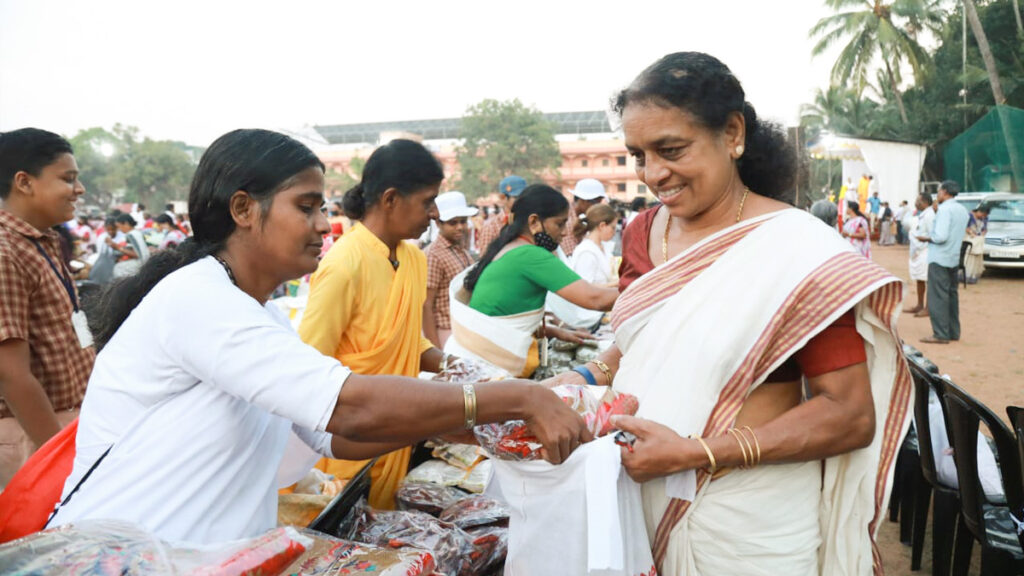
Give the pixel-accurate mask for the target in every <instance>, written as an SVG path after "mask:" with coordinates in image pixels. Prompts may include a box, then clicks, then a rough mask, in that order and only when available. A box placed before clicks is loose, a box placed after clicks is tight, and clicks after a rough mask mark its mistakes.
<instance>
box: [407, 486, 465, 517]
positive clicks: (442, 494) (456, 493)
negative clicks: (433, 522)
mask: <svg viewBox="0 0 1024 576" xmlns="http://www.w3.org/2000/svg"><path fill="white" fill-rule="evenodd" d="M468 497H469V494H466V493H465V492H463V491H462V490H459V489H458V488H455V487H453V486H442V485H440V484H431V483H429V482H409V481H404V482H402V486H401V487H399V488H398V492H397V493H396V494H395V503H396V504H397V505H398V509H399V510H419V511H420V512H426V513H427V514H430V515H431V516H437V515H438V514H440V513H441V511H442V510H444V509H446V508H449V507H450V506H452V505H453V504H455V503H456V502H458V501H460V500H463V499H465V498H468Z"/></svg>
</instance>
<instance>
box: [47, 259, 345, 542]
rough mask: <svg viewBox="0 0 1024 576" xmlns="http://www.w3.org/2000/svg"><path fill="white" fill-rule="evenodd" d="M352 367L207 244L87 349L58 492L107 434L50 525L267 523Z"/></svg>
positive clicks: (309, 458) (187, 534) (201, 536)
mask: <svg viewBox="0 0 1024 576" xmlns="http://www.w3.org/2000/svg"><path fill="white" fill-rule="evenodd" d="M350 373H351V372H350V371H349V370H348V369H347V368H345V367H344V366H342V365H341V363H340V362H338V361H337V360H335V359H334V358H330V357H328V356H324V355H322V354H320V353H319V352H317V351H316V350H315V349H314V348H312V347H310V346H307V345H305V344H303V343H302V341H301V340H300V339H299V337H298V335H297V334H296V333H295V331H294V330H292V328H291V326H290V324H289V321H288V319H287V318H286V317H285V316H284V315H283V314H282V313H281V312H279V311H278V310H277V308H276V306H274V305H273V304H269V303H268V304H267V305H261V304H260V303H259V302H257V301H256V300H255V299H253V298H252V297H250V296H249V295H247V294H246V293H244V292H242V291H241V290H239V289H238V288H237V287H236V286H235V285H234V284H233V283H232V282H231V281H230V279H229V278H228V275H227V273H226V272H225V270H224V268H223V267H222V266H221V265H220V264H219V263H218V262H217V261H216V260H215V259H214V258H213V257H206V258H204V259H202V260H200V261H198V262H195V263H193V264H190V265H188V266H185V267H184V268H181V269H180V270H177V271H175V272H173V273H172V274H170V275H169V276H167V277H166V278H164V279H163V280H162V281H160V283H159V284H157V285H156V287H154V288H153V290H152V291H151V292H150V293H149V294H148V295H147V296H146V297H145V298H144V299H143V300H142V302H141V303H140V304H139V305H138V306H137V307H136V308H135V310H133V311H132V313H131V315H130V316H129V317H128V319H127V320H125V322H124V324H122V325H121V328H120V329H119V330H118V331H117V333H116V334H114V336H113V338H111V340H110V341H109V342H108V343H107V345H106V346H105V347H104V348H103V350H102V351H101V352H100V354H99V355H98V356H97V358H96V366H95V369H94V370H93V374H92V378H90V380H89V388H88V391H87V393H86V395H85V401H84V402H83V404H82V412H81V416H80V419H79V423H78V436H77V438H76V451H77V453H76V455H75V463H74V468H73V470H72V472H71V475H70V476H69V477H68V479H67V482H66V483H65V485H64V494H63V495H62V496H61V499H62V500H63V499H64V498H65V497H66V496H67V494H68V493H69V492H70V491H71V490H72V489H73V488H74V487H75V486H76V485H77V484H78V482H79V480H81V478H82V477H83V476H84V475H85V473H86V472H87V471H88V470H89V469H90V468H91V467H92V465H93V463H95V462H96V461H97V459H99V458H100V456H101V455H102V454H103V453H104V451H105V450H107V448H108V447H110V446H113V447H112V448H111V450H110V452H109V453H108V454H107V456H106V457H105V458H104V459H103V460H102V461H101V462H100V463H99V465H98V466H96V468H95V469H94V470H93V471H92V474H91V475H90V476H89V477H88V478H87V479H86V480H85V482H84V483H83V484H82V486H81V488H80V489H79V490H78V492H77V493H75V495H74V496H73V497H72V499H71V501H70V502H69V503H68V504H67V505H66V506H64V507H62V508H61V509H60V510H59V512H58V513H57V516H56V518H55V519H54V522H53V523H52V525H54V526H56V525H61V524H66V523H69V522H75V521H77V520H82V519H101V518H103V519H114V520H125V521H129V522H134V523H136V524H139V525H141V526H142V527H143V528H145V529H146V530H148V531H150V532H152V533H154V534H155V535H156V536H157V537H159V538H163V539H165V540H169V541H182V542H189V543H199V544H205V543H213V542H222V541H227V540H235V539H238V538H247V537H252V536H256V535H258V534H260V533H262V532H264V531H266V530H268V529H270V528H273V527H274V526H276V524H277V489H278V488H280V487H283V486H287V485H289V484H291V483H293V482H295V481H297V480H298V479H300V478H301V477H302V475H304V474H305V473H306V472H308V471H309V470H310V468H311V467H312V465H313V463H314V462H315V461H316V459H317V457H318V456H317V454H320V455H327V456H330V455H331V450H330V440H331V436H330V434H328V433H326V432H325V431H324V430H325V429H326V426H327V423H328V421H329V420H330V417H331V414H332V413H333V411H334V407H335V404H336V402H337V399H338V394H339V393H340V391H341V387H342V384H343V383H344V382H345V380H346V378H348V376H349V374H350ZM300 439H301V441H300ZM286 446H287V450H286ZM286 451H287V452H288V454H287V459H288V460H289V461H290V462H292V463H294V466H293V467H291V469H288V470H285V469H280V470H279V468H281V467H280V464H281V462H282V459H283V458H285V457H286ZM314 452H315V453H314Z"/></svg>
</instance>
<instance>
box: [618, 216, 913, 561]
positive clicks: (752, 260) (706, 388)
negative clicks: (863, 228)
mask: <svg viewBox="0 0 1024 576" xmlns="http://www.w3.org/2000/svg"><path fill="white" fill-rule="evenodd" d="M901 297H902V284H901V283H900V281H899V280H898V279H896V278H895V277H893V276H891V275H890V274H889V273H888V272H886V271H885V270H884V269H882V268H881V267H879V266H878V265H876V264H874V263H873V262H871V261H869V260H867V259H865V258H863V257H861V256H860V255H858V254H857V253H855V252H854V251H853V249H852V248H851V246H850V245H849V243H847V242H846V241H845V240H843V239H842V238H841V237H840V236H839V235H838V234H836V233H835V231H834V230H832V229H831V228H829V227H827V226H825V225H823V224H822V223H821V222H819V221H817V220H816V219H814V218H813V217H812V216H810V215H809V214H806V213H804V212H801V211H799V210H795V209H790V210H783V211H779V212H775V213H772V214H768V215H764V216H761V217H757V218H753V219H750V220H746V221H744V222H741V223H739V224H736V225H734V226H731V227H729V228H727V229H725V230H722V231H721V232H718V233H716V234H714V235H712V236H710V237H708V238H706V239H705V240H703V241H701V242H700V243H698V244H697V245H695V246H693V247H691V248H690V249H688V250H687V251H685V252H684V253H682V254H680V255H678V256H677V257H675V258H673V259H672V260H670V261H669V262H667V263H665V264H663V265H661V266H658V267H656V268H655V269H654V270H652V271H651V272H649V273H647V274H645V275H644V276H642V277H640V278H639V279H638V280H636V281H635V282H634V283H633V284H632V285H630V287H629V288H628V289H627V290H626V291H625V292H623V294H622V295H621V296H620V297H619V300H618V302H617V303H616V305H615V308H614V310H613V311H612V323H613V325H614V327H615V334H616V342H617V344H618V346H619V348H620V349H621V350H622V352H623V358H622V362H621V365H620V368H619V372H618V374H617V375H616V378H615V388H616V389H618V390H620V391H622V392H628V393H631V394H634V395H636V396H637V397H638V398H639V400H640V410H639V413H638V414H637V415H638V416H640V417H644V418H647V419H650V420H654V421H657V422H660V423H662V424H664V425H666V426H668V427H670V428H672V429H673V430H674V431H675V432H677V433H678V434H680V435H682V436H686V435H689V434H699V435H701V436H705V437H708V436H720V435H723V434H727V431H728V429H729V428H731V427H732V426H733V424H734V422H735V420H736V416H737V414H738V413H739V411H740V408H741V407H742V405H743V402H744V400H745V398H746V397H747V396H748V395H749V394H750V393H751V392H752V391H753V390H754V389H755V388H756V387H757V386H759V385H760V384H761V383H762V382H763V381H764V380H765V378H766V377H767V376H768V375H769V374H771V373H772V372H773V371H774V370H775V369H776V368H778V367H779V365H781V364H782V362H783V361H784V360H786V359H787V358H788V357H790V356H791V355H792V354H793V353H795V352H797V351H799V350H800V349H801V348H803V346H804V345H805V344H806V343H807V342H808V340H810V339H811V338H812V337H814V336H815V335H816V334H818V333H819V332H821V331H822V330H823V329H825V328H826V327H828V326H829V325H830V324H831V323H832V322H834V321H835V320H836V319H837V318H838V317H839V316H841V315H842V314H844V313H845V312H846V311H848V310H850V309H853V310H854V311H855V315H856V327H857V331H858V333H859V334H860V335H861V336H862V337H863V339H864V345H865V348H866V353H867V365H868V370H869V373H870V381H871V391H872V395H873V398H874V404H875V415H876V426H877V428H876V432H875V435H874V439H873V441H872V443H871V445H870V446H868V447H867V448H863V449H860V450H855V451H853V452H850V453H847V454H843V455H840V456H836V457H833V458H829V459H827V460H825V461H823V462H803V463H796V464H780V465H762V466H760V467H758V468H755V469H751V470H734V471H732V472H731V473H729V474H727V475H724V476H722V477H720V478H716V479H715V480H714V482H711V481H710V479H709V477H708V475H707V474H706V473H704V472H703V471H688V472H685V473H682V474H679V475H675V476H673V477H670V478H660V479H656V480H653V481H650V482H647V483H645V484H644V486H643V501H644V514H645V518H646V520H647V527H648V533H649V534H650V535H651V537H652V542H651V545H652V549H653V552H654V556H655V559H656V561H657V564H658V567H659V573H660V574H663V575H683V574H685V575H698V574H726V573H728V574H828V575H846V574H858V575H864V574H870V573H871V572H872V570H874V571H875V572H876V573H881V564H880V560H879V558H878V554H877V549H876V548H875V546H874V535H875V533H876V530H877V527H878V522H879V521H880V519H881V517H882V513H881V511H882V509H883V506H884V504H885V499H886V496H887V491H886V485H887V483H888V482H889V481H890V480H891V476H892V464H893V460H894V457H895V453H896V450H897V448H898V446H899V443H900V441H901V440H902V438H903V435H904V434H905V433H906V430H907V427H908V425H909V406H910V398H911V395H910V378H909V372H908V370H907V366H906V361H905V359H904V357H903V355H902V349H901V346H900V341H899V338H898V336H897V334H896V320H897V317H898V314H899V310H900V301H901ZM694 487H695V488H694Z"/></svg>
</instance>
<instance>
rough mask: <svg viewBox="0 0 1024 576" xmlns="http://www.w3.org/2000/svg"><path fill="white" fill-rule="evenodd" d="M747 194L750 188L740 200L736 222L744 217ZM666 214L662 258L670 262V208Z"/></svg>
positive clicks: (744, 191)
mask: <svg viewBox="0 0 1024 576" xmlns="http://www.w3.org/2000/svg"><path fill="white" fill-rule="evenodd" d="M747 194H750V188H744V189H743V197H742V198H740V209H739V210H737V211H736V222H737V223H739V221H740V218H741V217H742V216H743V205H744V204H746V202H747ZM665 214H666V216H668V218H667V219H666V220H665V237H664V238H662V239H661V257H662V258H664V259H665V262H668V233H669V231H671V230H672V215H671V214H668V208H666V209H665Z"/></svg>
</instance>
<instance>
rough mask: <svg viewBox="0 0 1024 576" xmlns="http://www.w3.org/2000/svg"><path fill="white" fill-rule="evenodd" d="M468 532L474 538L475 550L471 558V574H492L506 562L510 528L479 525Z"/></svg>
mask: <svg viewBox="0 0 1024 576" xmlns="http://www.w3.org/2000/svg"><path fill="white" fill-rule="evenodd" d="M466 533H467V534H469V536H470V537H471V538H472V539H473V552H472V553H471V554H470V557H469V560H470V564H472V567H473V568H472V570H473V571H472V572H471V573H470V574H473V575H476V574H490V573H491V571H493V570H496V569H497V568H498V567H499V566H501V565H502V564H504V563H505V558H506V557H507V556H508V528H507V527H505V526H477V527H475V528H469V529H467V530H466Z"/></svg>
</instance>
